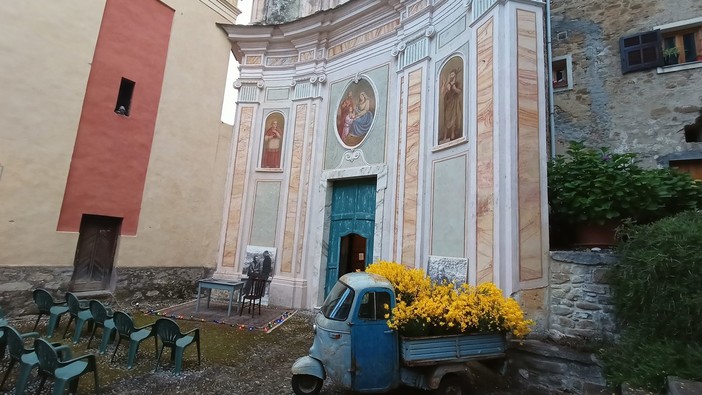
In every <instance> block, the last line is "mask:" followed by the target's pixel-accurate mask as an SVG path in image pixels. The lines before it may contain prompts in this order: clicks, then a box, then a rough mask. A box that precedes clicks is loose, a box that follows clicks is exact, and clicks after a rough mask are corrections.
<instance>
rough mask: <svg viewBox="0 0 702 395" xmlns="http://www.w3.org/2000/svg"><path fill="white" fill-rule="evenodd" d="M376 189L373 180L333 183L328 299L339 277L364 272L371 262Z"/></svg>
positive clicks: (326, 286)
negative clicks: (352, 272) (358, 271)
mask: <svg viewBox="0 0 702 395" xmlns="http://www.w3.org/2000/svg"><path fill="white" fill-rule="evenodd" d="M375 189H376V181H375V179H374V178H361V179H353V180H343V181H336V182H334V190H333V191H332V204H331V218H330V220H331V221H330V226H329V255H328V256H327V274H326V281H325V285H324V295H325V297H326V295H327V294H329V291H331V288H332V287H333V286H334V284H336V281H337V280H338V279H339V277H341V276H343V275H344V274H346V273H349V272H351V271H355V270H356V269H361V270H363V269H365V267H366V265H368V264H369V263H371V262H372V257H373V237H374V233H375V206H376V201H375ZM342 265H343V266H342Z"/></svg>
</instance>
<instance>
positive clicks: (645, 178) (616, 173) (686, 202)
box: [548, 143, 702, 224]
mask: <svg viewBox="0 0 702 395" xmlns="http://www.w3.org/2000/svg"><path fill="white" fill-rule="evenodd" d="M635 159H636V155H635V154H632V153H623V154H616V153H612V152H610V151H609V150H608V149H607V148H600V149H593V148H586V147H585V146H584V145H583V144H582V143H572V144H571V145H570V147H569V148H568V152H567V155H559V156H557V157H556V158H554V159H552V160H551V161H549V163H548V196H549V205H550V207H551V217H552V218H553V222H566V223H573V224H575V223H586V222H595V223H600V224H602V223H604V222H606V221H611V220H616V221H621V220H624V219H628V218H631V219H633V220H635V221H637V222H639V223H647V222H650V221H654V220H657V219H660V218H664V217H666V216H668V215H671V214H675V213H678V212H680V211H683V210H691V209H696V208H700V207H702V184H701V183H700V182H697V181H694V180H693V179H692V178H691V177H690V176H689V175H688V174H684V173H680V172H677V171H676V170H674V169H669V168H666V169H645V168H642V167H641V166H639V165H638V164H636V161H635Z"/></svg>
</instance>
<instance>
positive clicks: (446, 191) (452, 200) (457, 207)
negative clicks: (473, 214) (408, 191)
mask: <svg viewBox="0 0 702 395" xmlns="http://www.w3.org/2000/svg"><path fill="white" fill-rule="evenodd" d="M432 180H433V183H432V196H431V198H432V203H431V235H430V237H431V251H430V253H431V254H432V255H441V256H449V257H464V256H465V248H466V244H465V241H466V201H467V196H466V183H467V174H466V156H465V155H461V156H458V157H454V158H449V159H445V160H441V161H436V162H434V169H433V174H432Z"/></svg>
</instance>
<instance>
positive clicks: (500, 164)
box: [215, 0, 549, 308]
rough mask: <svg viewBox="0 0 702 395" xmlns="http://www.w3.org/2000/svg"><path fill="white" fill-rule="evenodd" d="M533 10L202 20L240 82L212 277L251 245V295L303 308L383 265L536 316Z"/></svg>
mask: <svg viewBox="0 0 702 395" xmlns="http://www.w3.org/2000/svg"><path fill="white" fill-rule="evenodd" d="M301 3H302V2H301ZM544 7H545V5H544V3H542V2H540V1H529V0H526V1H512V0H501V1H495V0H480V1H478V0H474V1H460V0H417V1H372V0H356V1H351V2H342V4H337V3H334V4H331V3H329V2H321V3H318V4H317V3H316V2H305V4H304V5H303V4H298V3H296V2H276V1H258V2H254V8H253V19H254V23H253V24H252V25H247V26H244V25H231V24H229V25H220V26H221V28H222V29H223V30H224V31H225V32H226V34H227V35H228V37H229V41H230V42H231V45H232V49H233V52H234V54H235V56H236V57H237V60H239V62H240V64H241V66H240V72H241V74H240V78H239V80H238V81H236V83H235V86H236V87H237V88H238V90H239V97H238V105H237V110H236V111H237V112H236V118H235V124H234V132H233V139H232V146H231V157H230V162H229V167H228V171H229V175H228V181H227V186H226V190H227V191H228V192H227V197H226V198H225V200H226V201H225V210H224V212H225V213H224V221H223V226H222V237H221V245H220V251H221V254H220V257H219V261H218V263H217V269H216V272H215V275H217V276H222V277H228V278H240V277H241V276H242V275H243V274H244V273H245V272H246V271H247V270H248V268H249V267H250V266H251V263H252V260H253V259H256V258H257V257H259V258H260V257H261V256H263V255H262V254H263V253H264V252H268V253H269V254H272V256H273V268H272V280H271V284H270V291H269V302H270V303H272V304H277V305H285V306H291V307H301V308H312V307H315V306H319V305H320V304H321V302H322V301H323V299H324V297H325V295H326V293H327V292H328V291H329V289H330V287H331V286H333V284H334V283H335V282H336V280H337V279H338V278H339V277H340V276H341V275H343V274H345V273H348V272H351V271H355V270H361V269H363V268H364V267H365V266H366V265H368V264H370V263H372V262H374V261H377V260H392V261H397V262H401V263H403V264H404V265H406V266H409V267H416V268H422V269H424V270H427V272H428V273H429V274H430V275H431V276H439V275H445V276H448V278H450V279H452V280H455V281H458V282H467V283H469V284H479V283H482V282H486V281H492V282H495V283H496V284H497V285H498V286H499V287H500V288H502V289H503V291H504V292H505V293H506V294H508V295H513V296H515V297H517V298H519V299H521V300H522V301H523V302H525V304H527V305H529V304H533V305H534V306H537V307H536V308H542V307H543V306H544V305H545V304H546V301H545V295H546V292H545V288H546V286H547V282H548V269H547V268H548V259H549V258H548V216H547V195H546V161H547V156H548V155H547V145H548V143H547V132H546V131H547V109H546V96H547V83H548V82H547V79H546V70H547V68H546V67H545V39H544V30H545V27H544V20H545V19H544V13H545V10H544ZM258 260H259V261H260V259H258ZM529 301H531V302H529ZM532 302H533V303H532Z"/></svg>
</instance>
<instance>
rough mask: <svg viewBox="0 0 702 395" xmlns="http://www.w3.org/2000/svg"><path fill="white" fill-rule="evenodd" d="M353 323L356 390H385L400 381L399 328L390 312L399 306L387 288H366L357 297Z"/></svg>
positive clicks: (352, 337) (353, 375)
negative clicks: (390, 324)
mask: <svg viewBox="0 0 702 395" xmlns="http://www.w3.org/2000/svg"><path fill="white" fill-rule="evenodd" d="M356 301H357V303H356V307H355V311H354V312H353V325H351V369H350V371H351V378H352V380H353V385H352V388H351V389H352V390H354V391H357V392H384V391H388V390H390V389H393V388H395V387H397V386H398V385H399V383H400V369H399V366H398V365H399V363H400V358H399V354H398V352H399V351H398V339H397V332H396V331H394V330H392V329H390V328H388V322H387V318H386V314H390V312H391V311H392V308H393V307H395V297H394V295H393V294H392V293H391V292H390V291H389V290H387V289H372V288H371V289H366V290H364V291H363V293H362V294H360V295H358V296H357V297H356Z"/></svg>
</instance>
